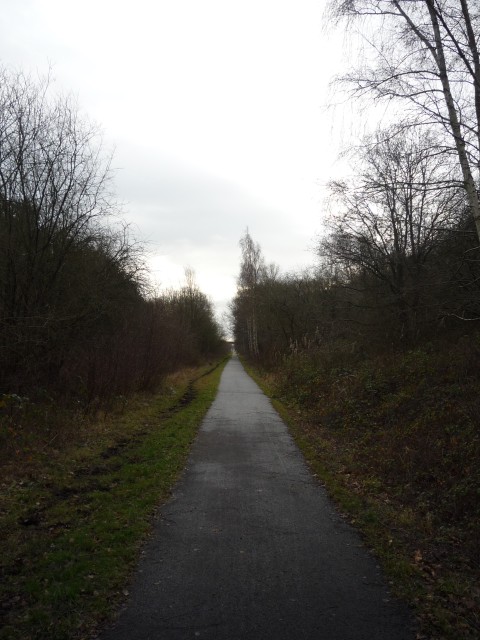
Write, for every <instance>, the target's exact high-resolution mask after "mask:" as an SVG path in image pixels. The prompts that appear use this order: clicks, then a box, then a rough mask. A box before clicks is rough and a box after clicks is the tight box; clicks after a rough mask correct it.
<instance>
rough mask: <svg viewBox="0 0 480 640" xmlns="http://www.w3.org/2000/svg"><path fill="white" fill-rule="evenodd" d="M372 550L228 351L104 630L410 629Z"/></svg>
mask: <svg viewBox="0 0 480 640" xmlns="http://www.w3.org/2000/svg"><path fill="white" fill-rule="evenodd" d="M414 637H415V633H414V630H413V625H412V620H411V618H410V615H409V611H408V610H407V608H406V607H404V606H403V605H401V604H400V603H399V602H397V601H395V600H394V599H393V598H392V597H391V595H390V593H389V591H388V588H387V585H386V582H385V579H384V578H383V577H382V575H381V572H380V569H379V567H378V566H377V564H376V561H375V559H374V558H373V556H372V555H371V554H370V553H369V552H368V550H367V549H366V548H365V547H364V545H363V544H362V542H361V539H360V538H359V536H358V534H357V533H356V532H355V531H354V530H353V529H352V528H351V527H350V526H349V525H348V524H347V523H346V522H345V521H344V520H343V519H342V518H341V517H340V516H339V514H338V513H337V512H336V510H335V508H334V507H333V505H332V504H331V502H330V500H329V499H328V497H327V495H326V493H325V490H324V489H323V488H322V487H321V486H320V485H319V483H318V482H317V481H316V480H315V478H313V477H312V474H311V472H310V471H309V469H308V468H307V466H306V464H305V462H304V459H303V457H302V454H301V453H300V451H299V450H298V448H297V447H296V445H295V443H294V441H293V439H292V437H291V436H290V434H289V432H288V430H287V428H286V426H285V424H284V423H283V421H282V420H281V419H280V417H279V416H278V414H277V413H276V412H275V410H274V409H273V407H272V405H271V403H270V401H269V400H268V398H267V397H266V396H265V395H264V394H263V393H262V391H261V390H260V389H259V387H258V386H257V385H256V384H255V383H254V381H253V380H252V379H251V378H250V377H249V376H248V375H247V374H246V372H245V370H244V369H243V367H242V365H241V363H240V361H239V360H238V359H237V358H236V357H233V358H232V359H231V360H230V362H229V363H228V364H227V366H226V368H225V370H224V372H223V374H222V379H221V382H220V386H219V391H218V394H217V397H216V399H215V401H214V403H213V404H212V406H211V408H210V410H209V411H208V413H207V415H206V417H205V419H204V421H203V424H202V426H201V429H200V431H199V434H198V437H197V439H196V441H195V443H194V446H193V449H192V452H191V455H190V458H189V462H188V466H187V468H186V470H185V472H184V474H183V477H182V479H181V480H180V482H179V483H178V484H177V486H176V487H175V489H174V492H173V495H172V497H171V499H170V500H169V501H168V502H167V503H166V504H165V505H163V506H162V508H161V510H160V511H159V514H158V516H157V518H156V522H155V529H154V532H153V535H152V537H151V539H150V540H149V542H148V543H147V544H146V546H145V549H144V552H143V554H142V558H141V561H140V564H139V567H138V571H137V573H136V577H135V579H134V582H133V584H132V586H131V589H130V596H129V598H128V602H127V603H126V606H125V607H124V608H123V610H122V611H121V612H120V613H119V617H118V619H117V621H116V622H115V624H114V626H113V627H111V628H110V629H108V630H107V631H105V632H104V633H103V634H101V636H100V638H101V640H187V639H195V638H200V639H209V640H364V639H365V640H414Z"/></svg>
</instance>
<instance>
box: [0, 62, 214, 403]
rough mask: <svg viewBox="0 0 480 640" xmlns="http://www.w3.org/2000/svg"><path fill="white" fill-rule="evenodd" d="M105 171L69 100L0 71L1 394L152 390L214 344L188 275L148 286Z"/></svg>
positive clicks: (87, 396)
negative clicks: (170, 284)
mask: <svg viewBox="0 0 480 640" xmlns="http://www.w3.org/2000/svg"><path fill="white" fill-rule="evenodd" d="M110 178H111V173H110V158H109V157H108V156H106V155H105V154H104V151H103V148H102V144H101V136H100V133H99V130H98V128H96V127H95V126H92V125H91V124H89V123H88V121H86V120H85V119H83V118H82V117H80V115H79V111H78V108H77V107H76V105H75V104H74V102H73V101H72V99H71V98H69V97H67V98H64V97H58V96H55V97H52V95H51V89H50V87H49V82H48V80H45V81H44V80H40V81H37V80H35V81H34V80H32V79H31V78H29V77H28V76H26V75H25V74H23V73H14V72H10V71H7V70H5V69H2V70H0V395H1V394H2V393H3V394H19V395H29V396H32V397H33V396H38V397H42V394H43V395H47V396H49V397H50V396H52V395H55V394H56V395H61V396H63V397H68V396H71V397H72V398H76V399H80V400H81V401H85V402H90V401H92V400H93V399H95V398H105V397H110V396H113V395H119V394H128V393H130V392H133V391H136V390H141V389H152V388H154V387H155V386H156V385H158V383H159V382H160V381H161V380H162V379H163V377H164V376H165V374H167V373H168V372H171V371H172V370H175V369H176V368H178V367H180V366H182V365H186V364H193V363H197V362H198V361H200V360H203V359H205V358H207V357H209V356H212V355H215V354H218V353H219V351H220V350H221V349H222V348H223V339H222V335H221V330H220V327H219V325H218V323H217V322H216V320H215V317H214V312H213V308H212V305H211V303H210V301H209V300H208V298H207V297H206V296H205V295H204V294H203V293H202V292H201V291H199V289H198V287H197V286H196V285H195V282H194V279H193V277H192V275H191V274H190V275H189V277H188V278H187V284H186V285H185V286H184V287H183V288H181V289H180V290H178V291H171V292H169V293H164V294H162V295H160V296H153V295H152V294H151V293H150V291H149V289H148V285H147V272H146V270H145V267H144V264H143V261H142V253H141V250H140V248H139V247H138V246H137V245H136V243H135V242H133V241H132V240H131V239H130V238H129V234H128V229H127V228H126V227H125V226H122V225H120V224H118V223H114V222H115V221H114V220H113V218H112V215H113V214H116V213H118V207H117V205H116V203H115V199H114V196H113V194H112V193H111V190H110Z"/></svg>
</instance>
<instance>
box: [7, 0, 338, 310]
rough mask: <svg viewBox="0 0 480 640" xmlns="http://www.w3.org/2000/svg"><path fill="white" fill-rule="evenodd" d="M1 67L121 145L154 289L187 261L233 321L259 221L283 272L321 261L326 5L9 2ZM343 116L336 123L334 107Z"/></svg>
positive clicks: (205, 0) (329, 126) (332, 59)
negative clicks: (62, 95) (43, 86)
mask: <svg viewBox="0 0 480 640" xmlns="http://www.w3.org/2000/svg"><path fill="white" fill-rule="evenodd" d="M0 6H1V8H2V20H1V25H0V59H1V61H2V63H3V64H6V65H8V66H14V67H20V68H22V69H25V70H28V71H35V72H37V71H38V72H39V73H40V74H45V73H46V72H47V71H48V69H49V67H51V68H52V76H53V78H54V80H55V85H56V87H58V89H59V90H62V91H68V92H72V93H74V94H75V95H76V96H77V97H78V101H79V104H80V105H81V107H82V109H83V110H84V111H85V112H86V113H87V114H88V116H89V117H90V118H91V119H92V120H94V121H96V122H98V123H99V124H101V126H102V128H103V130H104V132H105V140H106V142H107V144H108V145H110V146H115V159H114V167H115V168H116V191H117V195H118V197H119V199H120V200H122V201H123V202H124V203H125V214H124V217H125V219H126V220H127V221H128V222H129V223H131V224H132V226H133V228H134V230H135V233H136V235H137V236H138V237H139V238H140V239H141V240H144V241H146V242H147V244H148V246H149V255H150V257H149V261H150V264H151V268H152V274H153V277H154V279H155V281H156V282H157V283H158V284H160V285H163V286H171V285H178V284H180V283H181V281H182V279H183V271H184V267H186V266H189V267H191V268H193V269H194V270H195V272H196V275H197V281H198V283H199V285H200V287H201V288H202V290H204V291H205V292H206V293H208V294H209V295H210V296H211V297H212V299H213V300H214V302H215V304H216V305H217V308H218V310H219V311H220V312H221V311H222V310H223V309H224V307H225V305H226V303H227V301H228V300H229V299H230V298H231V297H232V296H233V295H234V293H235V279H236V276H237V273H238V269H239V260H240V251H239V247H238V242H239V239H240V237H241V236H242V235H243V233H244V230H245V228H246V227H247V226H248V228H249V229H250V232H251V234H252V236H253V237H254V239H255V240H257V241H258V242H259V243H260V244H261V246H262V249H263V253H264V255H265V257H266V259H267V260H268V261H269V262H270V261H274V262H276V263H278V264H279V265H280V267H281V269H282V270H283V271H285V270H292V269H295V268H301V267H303V266H307V265H311V264H312V263H313V262H314V256H313V254H312V252H311V250H310V249H311V247H312V245H313V239H314V237H315V235H316V234H317V233H318V232H320V230H321V220H322V198H323V196H324V191H323V185H325V183H326V182H327V181H328V180H329V179H330V178H331V177H332V176H333V175H334V174H335V172H336V171H338V163H337V162H336V161H337V154H338V150H339V149H338V140H339V135H338V134H339V132H340V130H341V129H342V123H341V122H336V121H335V112H331V111H326V110H325V106H326V104H327V103H328V101H329V99H330V98H329V91H328V85H329V80H330V79H331V77H332V74H333V73H334V72H335V71H337V70H338V69H339V62H340V61H341V59H342V44H343V38H342V37H341V34H336V35H334V34H329V35H328V34H326V33H325V31H324V29H323V28H322V16H323V12H324V9H325V0H283V1H282V0H241V1H240V0H238V1H237V0H202V1H199V0H136V1H135V2H131V1H128V2H127V1H122V0H82V2H75V3H74V2H66V1H65V0H0ZM337 117H338V113H337Z"/></svg>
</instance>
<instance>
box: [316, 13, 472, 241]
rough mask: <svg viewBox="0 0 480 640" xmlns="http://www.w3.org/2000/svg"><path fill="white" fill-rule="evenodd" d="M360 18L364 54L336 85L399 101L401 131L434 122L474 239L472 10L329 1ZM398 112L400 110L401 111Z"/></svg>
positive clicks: (346, 15)
mask: <svg viewBox="0 0 480 640" xmlns="http://www.w3.org/2000/svg"><path fill="white" fill-rule="evenodd" d="M329 6H330V12H331V15H332V16H333V18H334V19H335V20H340V19H347V20H348V21H350V22H351V21H352V20H354V19H356V20H357V21H358V20H360V21H361V24H362V25H363V28H364V33H365V35H366V38H367V40H368V43H369V45H370V49H371V53H372V52H373V59H374V62H371V61H372V55H370V57H369V58H367V60H366V61H365V63H364V64H363V65H360V66H359V67H358V68H357V69H355V70H353V71H352V72H351V73H349V74H348V75H347V76H345V77H344V78H343V80H345V81H347V82H348V83H349V84H350V86H352V87H353V92H354V94H355V95H357V96H364V95H373V96H374V97H375V98H380V99H386V100H388V101H392V100H393V101H397V100H402V101H403V102H404V111H403V114H402V118H403V121H404V124H405V126H410V125H412V124H413V125H415V126H418V125H419V124H424V125H428V126H432V125H437V127H439V129H440V130H442V131H447V132H448V133H449V134H450V137H451V139H452V141H453V144H450V143H448V142H446V143H445V144H446V147H447V148H449V149H450V150H451V151H452V152H453V153H454V154H455V155H456V158H457V161H458V164H459V167H460V168H461V173H462V180H463V188H464V189H465V192H466V195H467V201H468V206H469V208H470V211H471V214H472V216H473V219H474V221H475V227H476V230H477V234H478V236H479V238H480V203H479V193H478V185H479V178H480V55H479V38H480V9H479V5H478V2H472V0H333V1H332V2H331V3H330V5H329ZM405 107H407V109H406V110H405Z"/></svg>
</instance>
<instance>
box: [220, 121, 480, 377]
mask: <svg viewBox="0 0 480 640" xmlns="http://www.w3.org/2000/svg"><path fill="white" fill-rule="evenodd" d="M355 166H356V174H355V175H354V176H353V177H351V178H349V180H348V181H345V182H336V183H333V184H331V188H330V193H331V199H330V207H329V208H330V215H329V217H328V219H327V225H328V227H329V232H328V233H327V234H325V235H324V236H323V237H321V238H318V239H317V242H316V253H317V256H318V260H317V265H316V266H315V267H314V268H312V269H311V270H309V271H305V272H303V273H293V274H283V275H282V274H280V271H279V268H278V267H277V266H275V265H267V264H266V263H265V260H264V258H263V255H262V252H261V248H260V246H259V245H258V244H257V243H255V241H254V240H253V239H252V237H251V236H250V234H249V233H248V232H247V233H246V234H245V236H244V238H243V239H242V241H241V247H242V264H241V271H240V277H239V279H238V289H237V295H236V297H235V299H234V301H233V303H232V307H231V311H232V324H233V332H234V335H235V341H236V344H237V348H238V349H239V350H240V351H241V352H242V353H244V354H246V355H248V356H250V357H252V358H254V359H256V360H258V361H260V362H262V363H265V364H272V365H275V364H278V363H280V362H281V361H282V360H283V358H284V357H285V356H287V355H289V354H291V353H293V352H298V351H299V350H302V349H306V350H309V351H312V350H314V349H323V348H327V349H328V350H329V351H332V348H333V347H334V345H337V346H338V348H339V349H340V350H343V349H346V350H347V351H349V352H353V351H355V352H360V353H362V352H363V353H368V352H371V351H372V350H376V351H382V350H384V349H389V350H390V349H391V348H393V349H398V348H402V349H403V348H411V347H414V346H416V345H418V344H421V343H423V342H425V341H429V340H432V339H433V338H436V337H438V336H441V335H442V334H444V335H448V333H449V332H450V331H452V330H454V331H457V332H460V334H463V333H469V332H470V331H471V330H472V329H474V328H475V327H476V326H477V324H478V323H479V322H480V248H479V240H478V236H477V233H476V230H475V225H474V221H473V218H472V215H471V211H470V208H469V206H468V203H467V200H466V197H465V190H464V188H463V187H462V181H461V179H460V177H459V176H458V175H457V174H456V172H455V166H454V165H453V166H452V163H451V162H450V158H449V156H448V154H446V155H444V154H442V153H441V144H440V142H439V141H438V140H435V139H434V138H433V137H432V136H431V135H423V134H421V133H420V132H418V131H415V130H414V131H411V132H407V133H404V134H403V135H402V136H399V135H396V132H395V131H393V130H389V131H387V132H383V133H378V134H377V135H376V136H375V137H374V138H370V139H368V140H367V141H365V143H364V146H363V147H362V148H361V149H360V150H359V151H357V152H356V154H355Z"/></svg>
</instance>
